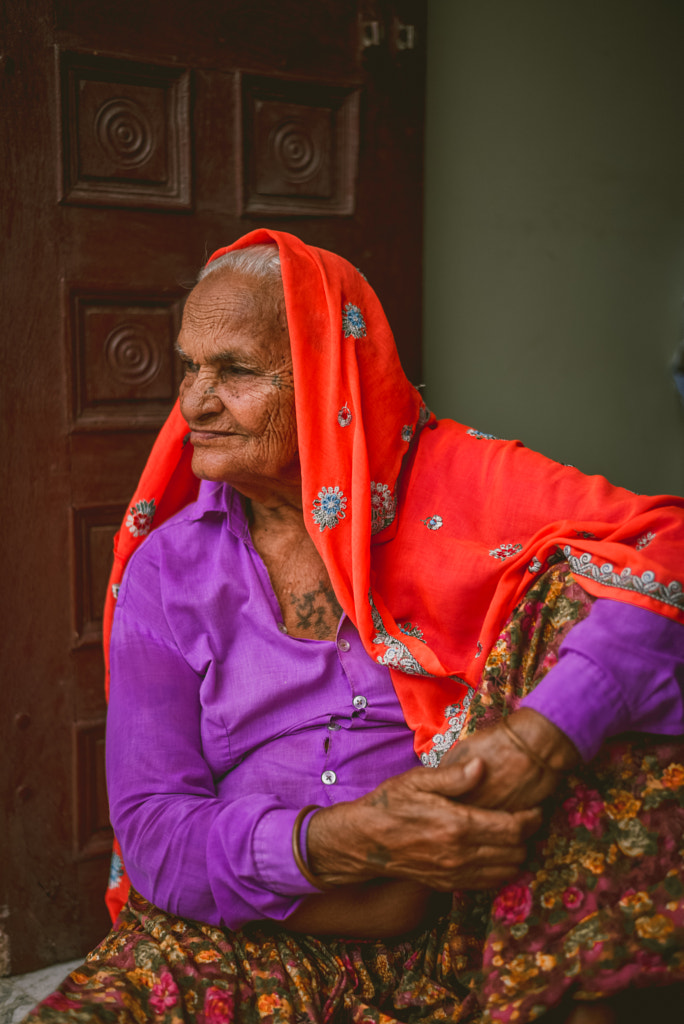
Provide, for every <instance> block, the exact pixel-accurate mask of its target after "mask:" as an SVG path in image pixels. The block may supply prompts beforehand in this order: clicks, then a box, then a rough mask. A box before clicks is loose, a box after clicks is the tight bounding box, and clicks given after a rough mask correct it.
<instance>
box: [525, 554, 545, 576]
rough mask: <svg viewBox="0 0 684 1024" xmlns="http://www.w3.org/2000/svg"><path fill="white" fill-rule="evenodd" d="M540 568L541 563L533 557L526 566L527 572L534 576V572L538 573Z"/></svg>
mask: <svg viewBox="0 0 684 1024" xmlns="http://www.w3.org/2000/svg"><path fill="white" fill-rule="evenodd" d="M541 567H542V563H541V562H540V561H539V559H538V558H537V556H536V555H535V556H534V558H533V559H532V561H531V562H530V564H529V565H528V566H527V571H528V572H531V573H532V575H533V576H534V574H535V572H539V570H540V569H541Z"/></svg>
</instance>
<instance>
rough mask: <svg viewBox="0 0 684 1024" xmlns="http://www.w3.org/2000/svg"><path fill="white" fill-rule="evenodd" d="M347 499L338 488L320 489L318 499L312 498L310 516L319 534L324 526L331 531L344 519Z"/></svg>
mask: <svg viewBox="0 0 684 1024" xmlns="http://www.w3.org/2000/svg"><path fill="white" fill-rule="evenodd" d="M346 505H347V499H346V497H345V496H344V494H343V493H342V491H341V490H340V489H339V487H322V488H321V490H320V491H319V492H318V497H316V498H314V502H313V508H312V509H311V515H312V516H313V518H314V522H315V523H316V524H317V526H318V528H319V530H320V531H321V533H323V531H324V530H325V528H326V526H327V527H328V529H329V530H332V529H333V528H334V527H335V526H337V524H338V523H339V521H340V519H344V518H345V517H346V512H345V511H344V510H345V507H346Z"/></svg>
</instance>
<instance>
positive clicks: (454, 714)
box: [420, 676, 475, 768]
mask: <svg viewBox="0 0 684 1024" xmlns="http://www.w3.org/2000/svg"><path fill="white" fill-rule="evenodd" d="M453 678H455V679H458V677H457V676H454V677H453ZM463 681H464V680H463V679H458V682H459V683H462V682H463ZM474 693H475V688H474V687H473V686H468V692H467V693H466V694H464V695H463V697H461V699H460V700H458V701H456V703H455V704H450V705H449V707H448V708H446V709H445V711H444V717H445V718H446V720H447V725H448V726H449V728H448V729H447V730H446V731H445V732H438V733H437V735H436V736H433V737H432V743H433V747H432V750H430V751H429V752H428V753H427V754H421V755H420V759H421V761H422V762H423V764H424V765H425V766H426V767H428V768H436V767H437V766H438V764H439V762H440V761H441V760H442V758H443V757H444V755H445V754H446V752H447V750H449V749H450V747H453V745H454V743H455V742H456V740H457V739H458V737H459V736H460V735H461V729H462V728H463V723H464V722H465V720H466V715H467V714H468V708H469V707H470V702H471V700H472V699H473V694H474Z"/></svg>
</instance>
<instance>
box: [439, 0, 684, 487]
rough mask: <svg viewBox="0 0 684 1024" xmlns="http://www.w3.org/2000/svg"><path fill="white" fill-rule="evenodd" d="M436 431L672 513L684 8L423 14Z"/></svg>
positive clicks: (551, 6) (682, 453)
mask: <svg viewBox="0 0 684 1024" xmlns="http://www.w3.org/2000/svg"><path fill="white" fill-rule="evenodd" d="M428 17H429V32H428V104H427V151H426V247H425V307H426V314H425V348H424V379H425V382H426V390H425V397H426V400H427V402H428V404H429V405H430V406H431V407H432V408H433V409H434V410H435V412H437V413H438V415H441V416H452V417H454V418H455V419H458V420H460V421H461V422H464V423H468V424H469V425H471V426H475V427H478V428H479V429H481V430H484V431H487V432H490V433H493V434H497V435H498V436H501V437H518V438H520V439H521V440H522V441H524V442H525V444H527V445H529V446H530V447H531V448H535V449H537V450H539V451H542V452H544V453H545V454H547V455H550V456H552V457H553V458H556V459H559V460H560V461H562V462H570V463H572V464H574V465H576V466H577V467H578V468H580V469H582V470H584V471H585V472H588V473H596V472H601V473H603V474H604V475H605V476H607V477H608V478H609V479H610V480H612V481H613V482H614V483H618V484H622V485H623V486H626V487H629V488H632V489H633V490H637V491H640V492H659V491H665V492H668V491H669V492H673V493H677V494H684V408H683V407H682V406H681V403H680V401H679V398H678V395H677V392H676V390H675V388H674V384H673V381H672V378H671V374H670V363H671V360H672V358H673V355H674V352H675V349H676V348H677V346H678V344H679V342H680V340H681V338H682V336H683V332H682V310H681V301H682V296H683V295H684V58H683V54H684V3H682V2H677V0H591V2H589V0H575V2H569V0H567V2H560V0H544V2H542V0H428Z"/></svg>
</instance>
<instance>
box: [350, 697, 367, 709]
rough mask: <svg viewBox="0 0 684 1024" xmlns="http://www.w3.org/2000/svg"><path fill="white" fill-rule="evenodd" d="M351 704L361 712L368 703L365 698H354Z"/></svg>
mask: <svg viewBox="0 0 684 1024" xmlns="http://www.w3.org/2000/svg"><path fill="white" fill-rule="evenodd" d="M352 703H353V705H354V707H355V708H357V709H358V710H359V711H361V710H362V709H363V708H365V706H366V705H367V704H368V701H367V700H366V698H365V697H354V700H353V701H352Z"/></svg>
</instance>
